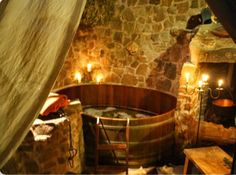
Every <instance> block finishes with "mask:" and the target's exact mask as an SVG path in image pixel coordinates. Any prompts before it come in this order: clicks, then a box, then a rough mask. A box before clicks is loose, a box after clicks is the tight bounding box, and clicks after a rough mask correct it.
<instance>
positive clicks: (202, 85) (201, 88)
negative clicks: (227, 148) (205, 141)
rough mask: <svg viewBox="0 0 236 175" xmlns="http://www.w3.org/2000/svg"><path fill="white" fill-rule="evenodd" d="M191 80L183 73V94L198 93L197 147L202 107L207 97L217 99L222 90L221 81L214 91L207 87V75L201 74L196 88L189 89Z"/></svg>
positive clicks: (189, 76)
mask: <svg viewBox="0 0 236 175" xmlns="http://www.w3.org/2000/svg"><path fill="white" fill-rule="evenodd" d="M190 78H191V74H190V73H189V72H186V73H185V93H186V94H188V95H193V94H194V93H195V92H198V99H199V115H198V125H197V134H196V142H195V144H196V145H198V144H199V143H198V141H199V130H200V121H201V118H202V113H203V111H204V105H205V102H206V100H207V99H208V97H209V96H210V98H212V99H217V98H219V97H220V95H221V92H222V91H223V90H224V89H223V88H222V85H223V80H222V79H220V80H218V86H217V88H215V89H212V88H210V87H209V84H208V80H209V75H208V74H202V76H201V79H200V80H199V81H198V83H197V86H196V87H191V88H190V87H189V86H190V85H189V81H190Z"/></svg>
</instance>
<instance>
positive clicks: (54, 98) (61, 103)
mask: <svg viewBox="0 0 236 175" xmlns="http://www.w3.org/2000/svg"><path fill="white" fill-rule="evenodd" d="M68 104H69V100H68V99H67V96H65V95H59V94H56V93H50V94H49V96H48V98H47V100H46V102H45V103H44V105H43V107H42V109H41V111H40V115H42V116H47V115H48V114H49V113H51V112H57V111H58V110H59V109H60V108H61V107H65V106H67V105H68Z"/></svg>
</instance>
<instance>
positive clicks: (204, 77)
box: [202, 74, 209, 83]
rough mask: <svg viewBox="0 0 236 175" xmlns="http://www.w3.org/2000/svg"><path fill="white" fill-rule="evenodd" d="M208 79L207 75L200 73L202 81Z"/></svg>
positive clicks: (204, 81)
mask: <svg viewBox="0 0 236 175" xmlns="http://www.w3.org/2000/svg"><path fill="white" fill-rule="evenodd" d="M208 79H209V75H207V74H202V81H203V83H206V82H207V81H208Z"/></svg>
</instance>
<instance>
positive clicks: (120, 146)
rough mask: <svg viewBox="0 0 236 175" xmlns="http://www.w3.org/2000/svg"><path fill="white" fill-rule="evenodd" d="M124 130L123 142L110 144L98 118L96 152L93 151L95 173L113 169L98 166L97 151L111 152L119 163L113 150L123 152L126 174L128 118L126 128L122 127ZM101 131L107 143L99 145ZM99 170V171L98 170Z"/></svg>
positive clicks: (127, 161) (127, 162)
mask: <svg viewBox="0 0 236 175" xmlns="http://www.w3.org/2000/svg"><path fill="white" fill-rule="evenodd" d="M124 130H125V142H122V143H111V141H110V140H109V136H108V135H107V133H106V128H105V127H104V125H103V123H102V120H101V119H100V118H99V117H98V118H97V123H96V126H95V132H96V148H95V149H96V150H95V172H99V171H100V172H101V171H105V169H107V170H108V171H109V170H111V169H112V168H113V169H114V168H115V167H114V166H113V167H112V166H110V167H109V166H100V165H99V151H112V153H113V155H114V158H115V159H116V160H117V163H119V161H118V159H117V157H116V153H115V150H118V151H125V161H126V166H125V170H126V174H128V164H129V118H127V123H126V126H124ZM101 131H103V133H104V135H105V136H106V138H107V143H100V133H101ZM117 168H118V170H120V169H122V168H121V167H116V168H115V169H117ZM99 169H100V170H99Z"/></svg>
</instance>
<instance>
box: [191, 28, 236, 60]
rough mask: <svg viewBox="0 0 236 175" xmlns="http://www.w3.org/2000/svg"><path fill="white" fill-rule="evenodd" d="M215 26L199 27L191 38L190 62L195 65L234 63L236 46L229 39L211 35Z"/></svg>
mask: <svg viewBox="0 0 236 175" xmlns="http://www.w3.org/2000/svg"><path fill="white" fill-rule="evenodd" d="M218 26H219V25H217V24H208V25H201V26H200V27H199V30H198V32H197V34H196V35H195V36H194V37H193V38H192V41H191V42H190V45H189V48H190V53H191V61H192V62H193V63H194V64H197V63H204V62H208V63H222V62H226V63H236V44H235V43H234V42H233V40H232V39H231V38H230V37H219V36H216V35H215V34H213V33H212V30H213V29H215V28H216V27H218Z"/></svg>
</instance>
